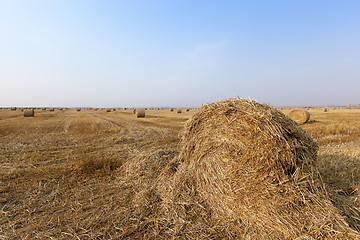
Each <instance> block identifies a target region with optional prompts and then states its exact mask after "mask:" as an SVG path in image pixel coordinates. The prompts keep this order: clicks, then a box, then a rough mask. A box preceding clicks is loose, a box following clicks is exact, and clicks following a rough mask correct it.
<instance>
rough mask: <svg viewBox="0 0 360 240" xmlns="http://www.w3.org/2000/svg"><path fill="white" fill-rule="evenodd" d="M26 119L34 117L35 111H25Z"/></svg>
mask: <svg viewBox="0 0 360 240" xmlns="http://www.w3.org/2000/svg"><path fill="white" fill-rule="evenodd" d="M24 117H34V109H26V110H24Z"/></svg>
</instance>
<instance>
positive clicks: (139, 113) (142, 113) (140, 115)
mask: <svg viewBox="0 0 360 240" xmlns="http://www.w3.org/2000/svg"><path fill="white" fill-rule="evenodd" d="M136 117H137V118H144V117H145V109H144V108H137V109H136Z"/></svg>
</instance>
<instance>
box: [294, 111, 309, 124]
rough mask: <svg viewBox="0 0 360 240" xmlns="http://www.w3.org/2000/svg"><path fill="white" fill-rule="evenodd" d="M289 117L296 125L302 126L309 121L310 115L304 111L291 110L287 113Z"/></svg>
mask: <svg viewBox="0 0 360 240" xmlns="http://www.w3.org/2000/svg"><path fill="white" fill-rule="evenodd" d="M289 117H290V118H291V119H292V120H294V121H295V122H296V123H298V124H303V123H306V122H307V121H309V119H310V113H309V112H308V111H306V110H304V109H293V110H291V111H290V113H289Z"/></svg>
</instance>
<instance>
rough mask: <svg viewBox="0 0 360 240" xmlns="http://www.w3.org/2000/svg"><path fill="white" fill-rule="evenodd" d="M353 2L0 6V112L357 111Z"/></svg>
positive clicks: (359, 63) (359, 43) (359, 84)
mask: <svg viewBox="0 0 360 240" xmlns="http://www.w3.org/2000/svg"><path fill="white" fill-rule="evenodd" d="M359 11H360V1H358V0H353V1H351V0H272V1H270V0H251V1H250V0H234V1H230V0H229V1H220V0H217V1H211V0H203V1H201V0H163V1H158V0H146V1H145V0H144V1H136V0H128V1H121V0H117V1H109V0H108V1H107V0H96V1H91V0H43V1H35V0H24V1H19V0H0V106H94V107H106V106H109V107H111V106H116V107H125V106H128V107H133V106H134V107H141V106H143V107H147V106H173V107H187V106H200V105H201V104H202V103H207V102H213V101H217V100H220V99H224V98H229V97H237V96H239V97H241V98H249V97H250V98H251V99H256V100H258V101H259V102H266V103H269V104H271V105H276V106H279V105H293V106H296V105H331V104H337V105H345V104H350V103H360V12H359Z"/></svg>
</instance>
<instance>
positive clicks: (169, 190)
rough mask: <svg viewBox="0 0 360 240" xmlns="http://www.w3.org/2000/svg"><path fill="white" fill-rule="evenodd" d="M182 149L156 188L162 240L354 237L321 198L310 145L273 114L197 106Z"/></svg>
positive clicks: (230, 104)
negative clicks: (166, 238)
mask: <svg viewBox="0 0 360 240" xmlns="http://www.w3.org/2000/svg"><path fill="white" fill-rule="evenodd" d="M181 145H182V148H181V153H180V157H179V158H178V159H177V160H175V161H173V162H171V163H169V164H168V167H167V168H166V170H164V171H163V173H162V175H161V176H160V178H159V183H158V185H157V191H158V193H159V195H160V199H161V202H162V206H161V211H162V213H163V215H164V216H162V217H161V219H162V221H163V222H166V224H167V225H166V226H167V227H168V229H167V230H164V231H167V233H168V234H169V235H171V234H173V236H174V235H176V236H179V235H180V236H181V237H179V238H182V237H184V238H192V239H198V238H207V239H220V238H221V239H223V238H225V239H296V238H299V239H312V238H314V239H359V236H360V235H359V234H358V232H355V231H353V230H352V229H351V228H350V227H349V226H348V225H347V223H346V222H345V221H344V220H343V218H342V217H341V216H339V212H338V210H337V209H336V208H335V207H334V206H333V205H332V204H331V202H330V200H329V199H328V198H327V193H326V190H325V189H324V187H323V184H322V182H321V180H320V178H319V175H318V173H317V171H316V169H315V167H314V162H315V161H316V160H317V150H318V147H317V144H316V143H315V142H314V141H313V140H312V139H311V138H310V137H309V136H308V135H307V134H306V133H305V131H304V130H302V128H301V127H300V126H299V125H297V124H296V123H295V122H294V121H292V120H291V119H289V118H288V117H286V116H285V115H284V114H283V113H281V112H280V111H277V110H276V109H274V108H272V107H270V106H268V105H265V104H259V103H257V102H255V101H251V100H243V99H227V100H222V101H219V102H216V103H211V104H207V105H204V106H202V107H201V108H200V109H199V110H198V111H197V112H196V113H195V114H194V115H193V116H192V118H191V119H190V120H189V121H188V122H187V123H186V126H185V130H184V133H183V137H182V139H181ZM181 234H183V235H181ZM304 237H307V238H304Z"/></svg>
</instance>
